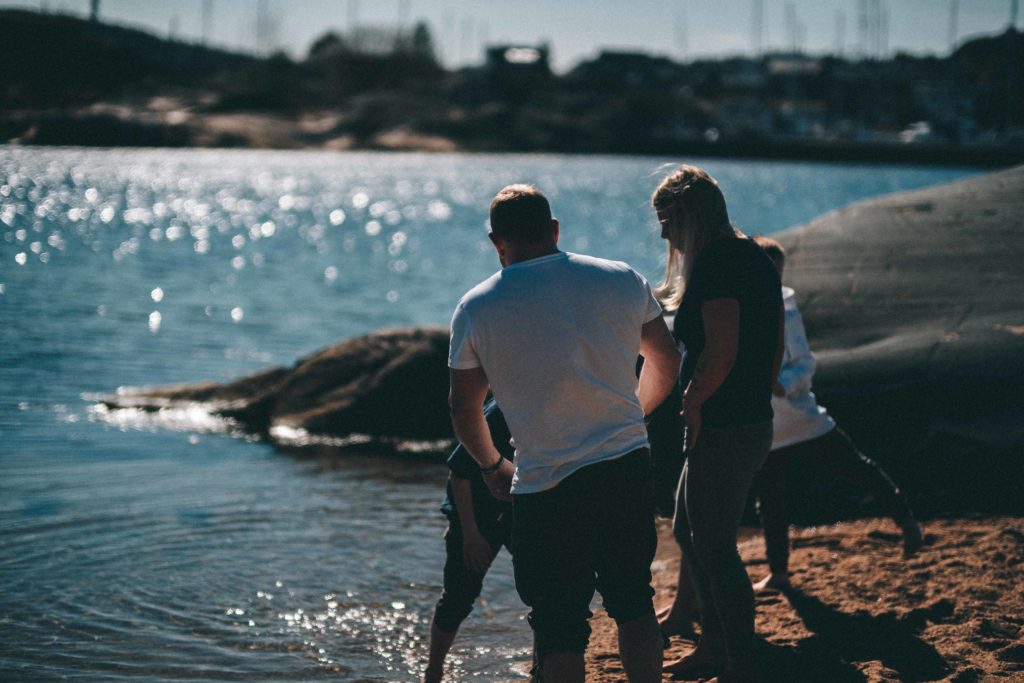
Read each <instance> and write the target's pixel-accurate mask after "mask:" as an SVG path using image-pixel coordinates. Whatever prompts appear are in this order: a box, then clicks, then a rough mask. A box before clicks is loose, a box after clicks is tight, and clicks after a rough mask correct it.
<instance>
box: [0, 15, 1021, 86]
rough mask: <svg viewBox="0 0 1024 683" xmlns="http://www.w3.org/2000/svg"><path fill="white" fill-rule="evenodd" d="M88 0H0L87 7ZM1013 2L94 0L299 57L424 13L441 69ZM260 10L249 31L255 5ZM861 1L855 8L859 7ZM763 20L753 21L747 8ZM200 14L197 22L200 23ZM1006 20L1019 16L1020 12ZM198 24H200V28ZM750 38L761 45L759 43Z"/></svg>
mask: <svg viewBox="0 0 1024 683" xmlns="http://www.w3.org/2000/svg"><path fill="white" fill-rule="evenodd" d="M89 5H90V3H89V0H35V1H32V2H28V1H25V0H0V8H16V7H17V8H26V9H33V10H45V11H49V12H64V13H69V14H74V15H78V16H87V15H88V12H89ZM1012 6H1013V3H1012V0H982V1H981V2H959V0H900V1H899V2H896V1H894V0H790V1H788V2H787V1H783V0H719V2H716V3H715V4H714V5H712V4H711V3H707V2H705V3H698V2H682V1H679V0H677V1H676V2H672V1H669V0H633V1H632V2H630V3H619V2H612V1H611V0H592V1H591V2H590V3H587V4H586V5H583V4H582V3H581V4H577V5H570V4H569V3H554V2H552V1H551V0H520V1H519V2H518V3H508V2H501V1H500V0H377V1H375V2H370V1H369V0H363V1H360V0H290V1H288V0H258V1H257V2H253V1H252V0H180V1H179V2H176V3H164V2H157V1H155V0H102V1H101V3H100V17H101V19H102V20H103V21H106V22H110V23H115V24H121V25H126V26H132V27H136V28H142V29H145V30H148V31H151V32H153V33H156V34H158V35H162V36H168V35H173V37H175V38H178V39H181V40H187V41H192V42H201V41H202V40H203V36H204V33H206V37H207V42H208V43H209V44H210V45H212V46H217V47H222V48H226V49H231V50H239V51H246V52H253V51H257V49H259V50H260V51H263V52H269V51H273V50H279V49H280V50H284V51H285V52H287V53H288V54H290V55H292V56H293V57H302V56H304V55H305V54H306V53H307V51H308V49H309V46H310V44H311V43H312V42H313V40H315V39H316V38H317V37H318V36H320V35H322V34H323V33H325V32H326V31H329V30H335V31H339V32H344V31H347V30H348V29H349V28H351V27H352V26H354V25H362V26H366V25H375V26H379V25H391V26H395V25H399V26H401V25H412V24H414V23H416V22H419V21H424V22H426V23H427V24H428V25H429V27H430V29H431V32H432V34H433V36H434V41H435V45H436V48H437V53H438V57H439V59H440V60H441V62H442V63H443V64H444V65H445V66H448V67H459V66H467V65H473V64H479V63H480V62H481V61H482V58H483V50H484V46H485V45H487V44H501V43H524V44H538V43H541V42H547V43H549V44H550V46H551V52H552V54H551V63H552V67H553V68H554V69H555V70H557V71H566V70H568V69H570V68H572V66H574V65H575V64H577V63H578V62H580V61H583V60H586V59H589V58H592V57H594V56H596V55H597V54H598V53H599V52H600V51H601V50H608V49H616V50H638V51H644V52H649V53H651V54H655V55H662V56H666V57H671V58H673V59H676V60H690V59H699V58H715V57H727V56H737V55H753V54H758V53H763V52H768V51H779V50H787V49H791V48H794V47H796V48H798V49H801V50H803V51H806V52H808V53H811V54H843V55H847V56H858V55H862V54H869V55H873V56H889V55H892V54H895V53H897V52H907V53H911V54H935V55H940V56H941V55H946V54H948V53H949V52H950V47H951V45H954V44H960V43H962V42H963V41H964V40H966V39H968V38H970V37H973V36H977V35H985V34H988V35H991V34H997V33H1001V32H1003V31H1005V30H1006V28H1007V27H1009V25H1010V20H1011V11H1012V10H1011V8H1012ZM261 7H264V8H265V17H267V20H265V21H263V22H262V29H258V28H257V25H258V24H259V23H260V22H258V21H257V13H258V11H259V9H260V8H261ZM865 8H866V10H867V12H866V13H862V10H863V9H865ZM759 10H760V16H761V17H762V18H763V21H761V22H756V25H759V26H761V29H760V31H755V30H754V26H755V20H754V18H755V16H758V11H759ZM204 14H205V16H206V17H207V20H206V21H205V22H204ZM1016 25H1017V26H1019V25H1020V19H1019V17H1018V19H1017V22H1016ZM204 26H205V28H204ZM758 47H760V49H758Z"/></svg>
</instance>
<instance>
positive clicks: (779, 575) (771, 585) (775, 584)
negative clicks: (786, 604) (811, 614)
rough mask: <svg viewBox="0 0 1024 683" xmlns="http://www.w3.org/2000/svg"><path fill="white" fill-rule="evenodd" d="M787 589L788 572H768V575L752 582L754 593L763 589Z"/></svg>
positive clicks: (788, 584)
mask: <svg viewBox="0 0 1024 683" xmlns="http://www.w3.org/2000/svg"><path fill="white" fill-rule="evenodd" d="M789 589H790V583H789V574H788V573H783V572H770V573H769V574H768V576H766V577H764V578H763V579H761V580H760V581H758V582H757V583H755V584H754V592H755V593H761V592H763V591H788V590H789Z"/></svg>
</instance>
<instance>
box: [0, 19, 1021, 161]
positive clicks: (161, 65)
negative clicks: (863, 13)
mask: <svg viewBox="0 0 1024 683" xmlns="http://www.w3.org/2000/svg"><path fill="white" fill-rule="evenodd" d="M44 4H45V3H44ZM0 25H3V26H4V28H5V29H6V32H5V39H4V40H3V41H0V61H2V62H3V64H4V69H3V70H2V71H0V143H12V144H24V145H85V146H102V147H124V146H131V147H138V146H145V147H203V148H210V147H215V148H224V147H235V148H260V149H267V148H270V149H324V150H401V151H411V150H414V151H434V152H437V151H442V152H453V151H463V152H517V153H524V152H536V153H564V154H593V153H601V154H631V155H638V154H639V155H660V156H666V155H668V156H673V157H680V156H688V157H695V156H701V157H713V156H720V157H749V158H765V159H807V160H822V161H830V162H869V163H921V164H958V165H972V166H988V167H1005V166H1009V165H1012V164H1019V163H1022V162H1024V137H1022V130H1021V128H1020V122H1021V121H1022V120H1024V97H1022V96H1021V93H1022V92H1024V91H1022V90H1021V88H1019V87H1018V86H1017V85H1015V84H1016V83H1018V82H1019V81H1017V80H1015V79H1016V78H1018V76H1017V75H1016V71H1015V70H1014V68H1013V65H1014V64H1016V63H1018V62H1019V61H1020V60H1019V59H1015V58H1014V56H1015V55H1019V54H1020V52H1021V50H1024V34H1021V33H1019V32H1017V31H1016V30H1012V29H1011V30H1008V31H1006V32H1004V33H1002V34H1000V35H992V36H981V37H976V38H972V39H970V40H967V41H965V42H964V43H963V44H962V45H960V46H959V47H958V48H957V49H956V50H955V51H954V52H953V53H952V54H950V55H949V56H946V57H938V58H935V57H913V56H909V55H897V56H894V57H893V58H891V59H878V60H875V59H851V58H849V57H846V56H815V55H807V54H793V53H784V52H783V53H771V54H765V55H762V56H759V57H750V58H730V59H708V60H694V61H686V62H677V61H674V60H672V59H670V58H668V57H664V56H659V55H655V54H648V53H645V52H643V51H622V50H614V49H600V50H599V52H598V54H597V56H596V57H594V58H592V59H587V60H584V61H582V62H580V63H579V64H577V65H575V66H574V67H573V68H572V69H570V70H569V71H568V72H566V73H564V74H558V73H555V72H554V71H553V70H552V69H551V66H550V63H549V53H550V50H551V49H552V48H551V46H548V45H543V44H542V45H538V46H515V45H488V46H487V47H486V49H485V50H484V51H483V53H482V54H481V55H480V56H479V62H478V63H476V64H473V65H470V66H464V67H461V68H458V69H448V68H446V67H445V66H444V65H442V64H441V63H440V62H439V61H438V58H437V50H436V46H435V45H434V42H433V37H432V35H431V29H430V27H429V26H428V25H427V24H426V23H424V22H417V23H415V24H412V25H409V26H401V27H350V29H349V30H348V31H346V32H343V33H339V32H338V31H336V30H332V29H331V28H330V27H326V26H325V32H324V34H323V35H321V36H319V37H318V38H317V39H316V40H315V41H313V43H312V44H311V45H310V46H309V48H308V50H307V51H306V52H305V54H302V55H298V54H292V55H289V54H285V53H283V52H276V53H274V54H270V55H266V54H261V55H254V54H246V53H241V52H231V51H228V50H224V49H221V48H217V47H215V46H210V45H205V44H195V43H189V42H187V41H183V40H180V39H176V38H165V37H163V36H159V35H156V34H153V33H149V32H146V31H140V30H137V29H134V28H130V27H126V26H119V25H116V24H110V23H106V22H104V21H102V20H100V19H99V18H97V20H95V21H86V20H84V19H81V18H77V17H74V16H71V15H66V14H61V13H47V12H33V11H30V10H25V9H0ZM510 55H511V56H510ZM524 55H526V57H527V58H526V59H524V58H523V56H524Z"/></svg>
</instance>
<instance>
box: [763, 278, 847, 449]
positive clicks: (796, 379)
mask: <svg viewBox="0 0 1024 683" xmlns="http://www.w3.org/2000/svg"><path fill="white" fill-rule="evenodd" d="M782 301H783V303H784V304H785V307H786V323H785V327H786V329H785V338H786V351H785V354H784V355H783V356H782V367H781V368H780V370H779V383H780V384H782V386H783V388H784V389H785V390H786V395H785V396H782V397H779V396H772V410H773V411H774V412H775V418H774V419H773V420H772V427H773V429H774V433H775V436H774V437H773V438H772V450H773V451H774V450H776V449H779V448H785V447H786V446H792V445H794V444H798V443H801V442H803V441H810V440H811V439H816V438H817V437H819V436H822V435H824V434H827V433H828V432H829V431H830V430H832V429H834V428H835V426H836V423H835V421H834V420H833V419H832V417H831V416H830V415H829V414H828V412H827V411H826V410H825V409H824V408H822V407H821V406H819V405H818V399H816V398H815V397H814V393H813V392H812V391H811V379H812V378H813V377H814V370H815V367H816V363H815V361H814V354H812V353H811V348H810V346H808V344H807V333H806V332H805V331H804V319H803V317H802V316H801V315H800V309H798V308H797V307H796V294H795V292H793V290H792V289H790V288H789V287H783V288H782Z"/></svg>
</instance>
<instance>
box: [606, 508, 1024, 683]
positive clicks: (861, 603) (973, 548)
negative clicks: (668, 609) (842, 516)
mask: <svg viewBox="0 0 1024 683" xmlns="http://www.w3.org/2000/svg"><path fill="white" fill-rule="evenodd" d="M747 531H748V532H750V533H748V534H746V537H745V540H743V541H741V543H740V554H741V555H742V557H743V560H744V562H745V563H746V565H747V570H748V572H749V573H750V575H751V577H752V578H754V579H757V578H760V577H761V576H763V574H764V572H765V569H766V567H765V559H764V543H763V541H762V539H761V535H760V533H759V532H758V530H756V529H750V530H747ZM659 535H660V538H659V546H658V557H657V559H656V560H655V564H654V569H655V587H656V589H657V591H658V592H657V596H656V598H655V604H656V605H658V606H662V605H667V604H668V603H669V602H670V600H671V598H672V596H673V594H674V590H675V577H676V572H677V571H678V561H679V552H678V549H677V546H676V545H675V543H674V541H673V540H672V537H671V531H670V528H669V523H668V521H667V520H662V521H661V523H660V526H659ZM925 536H926V545H925V547H924V548H923V550H922V551H921V552H920V553H918V554H917V555H916V556H914V557H912V558H910V559H909V560H904V559H903V557H902V553H901V545H900V537H899V534H898V531H897V529H896V528H895V527H894V526H893V525H892V523H891V522H889V521H888V520H878V519H867V520H859V521H852V522H843V523H840V524H835V525H831V526H819V527H808V528H803V529H795V530H794V533H793V535H792V540H793V552H792V557H791V560H790V565H791V569H792V573H793V586H794V590H793V591H792V592H790V593H788V594H785V595H784V594H782V593H778V592H769V593H763V594H761V595H759V596H758V598H757V632H758V635H759V637H760V638H761V644H760V652H761V657H762V661H763V663H764V673H765V681H768V682H773V681H778V682H780V683H781V682H782V681H786V682H787V683H798V682H801V681H807V682H808V683H810V682H812V681H813V682H826V681H827V682H833V681H834V682H841V681H866V682H873V681H949V682H950V683H968V682H971V681H1024V587H1022V578H1024V519H1020V518H1013V517H991V518H979V519H972V518H962V519H944V520H931V521H928V522H926V523H925ZM592 625H593V628H594V634H593V636H592V638H591V642H590V650H589V653H588V656H587V680H588V681H592V682H593V683H613V682H615V683H618V682H620V681H625V680H626V679H625V674H624V673H623V671H622V667H621V665H620V663H619V658H618V645H617V642H616V635H615V626H614V623H613V622H612V621H611V620H610V619H609V618H608V616H607V615H606V614H605V613H604V612H603V610H598V611H597V612H596V613H595V617H594V619H593V621H592ZM692 646H693V640H687V639H684V638H673V639H672V643H671V647H670V648H669V649H668V650H666V651H665V656H666V659H671V658H675V657H677V656H680V655H682V654H685V653H686V652H688V651H689V649H690V648H691V647H692ZM665 680H666V681H668V680H673V679H671V678H670V677H668V676H666V677H665Z"/></svg>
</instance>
